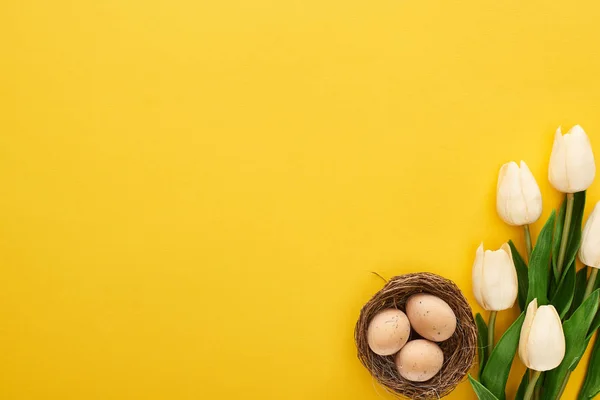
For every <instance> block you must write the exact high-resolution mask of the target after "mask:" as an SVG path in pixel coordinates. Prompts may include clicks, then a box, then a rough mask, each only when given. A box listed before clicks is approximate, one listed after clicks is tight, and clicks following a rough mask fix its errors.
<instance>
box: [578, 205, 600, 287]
mask: <svg viewBox="0 0 600 400" xmlns="http://www.w3.org/2000/svg"><path fill="white" fill-rule="evenodd" d="M599 214H600V201H599V202H598V203H596V206H595V207H594V210H593V211H592V213H591V214H590V216H589V218H588V220H587V222H586V223H585V227H584V228H583V235H582V237H581V248H580V249H579V260H581V262H582V263H583V264H584V265H587V266H589V267H592V271H591V273H590V277H589V279H588V283H587V287H586V289H585V294H584V298H586V297H587V296H588V295H589V294H590V293H591V292H592V290H593V289H594V284H595V282H596V276H597V275H598V268H600V216H599Z"/></svg>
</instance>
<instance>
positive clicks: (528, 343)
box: [519, 299, 565, 371]
mask: <svg viewBox="0 0 600 400" xmlns="http://www.w3.org/2000/svg"><path fill="white" fill-rule="evenodd" d="M564 356H565V334H564V333H563V328H562V323H561V322H560V316H559V315H558V312H556V309H555V308H554V306H551V305H548V306H540V307H538V304H537V299H533V300H532V301H531V303H529V305H528V306H527V311H526V313H525V321H524V322H523V326H522V327H521V338H520V339H519V358H521V361H522V362H523V364H524V365H525V366H526V367H527V368H529V369H532V370H534V371H548V370H551V369H554V368H556V367H558V366H559V365H560V363H561V362H562V360H563V357H564Z"/></svg>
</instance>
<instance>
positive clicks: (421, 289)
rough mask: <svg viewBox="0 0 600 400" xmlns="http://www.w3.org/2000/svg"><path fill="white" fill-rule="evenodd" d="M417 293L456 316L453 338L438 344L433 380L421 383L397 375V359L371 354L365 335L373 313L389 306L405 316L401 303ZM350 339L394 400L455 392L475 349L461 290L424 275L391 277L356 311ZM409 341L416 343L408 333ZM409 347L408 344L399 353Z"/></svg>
mask: <svg viewBox="0 0 600 400" xmlns="http://www.w3.org/2000/svg"><path fill="white" fill-rule="evenodd" d="M418 293H428V294H431V295H434V296H437V297H439V298H440V299H442V300H443V301H445V302H446V303H447V304H448V306H449V307H450V309H451V310H452V312H453V313H454V315H456V330H455V331H454V333H453V334H452V336H450V337H449V338H448V339H447V340H445V341H441V342H439V343H437V345H439V348H440V349H441V351H442V354H443V365H442V367H441V369H440V370H439V372H438V373H436V374H435V375H434V376H433V377H431V378H430V379H427V380H424V381H422V382H415V381H410V380H408V379H406V378H404V377H402V376H401V374H400V373H399V372H398V367H397V365H396V362H397V361H398V359H397V355H396V354H392V355H386V356H382V355H378V354H375V353H374V352H373V351H372V350H371V349H370V348H369V341H368V337H367V336H368V334H367V333H368V327H369V324H370V323H371V321H372V320H373V318H374V317H375V315H377V314H378V313H380V312H381V311H383V310H386V309H390V308H394V309H398V310H401V311H403V312H406V302H407V301H408V299H409V298H410V297H411V296H412V295H414V294H418ZM354 338H355V341H356V347H357V349H358V358H359V360H360V361H361V362H362V364H363V365H364V366H365V367H366V368H367V369H368V370H369V372H370V373H371V375H373V377H374V378H375V379H376V380H377V381H378V382H379V383H380V384H381V385H383V386H384V387H385V388H387V389H388V390H389V391H390V392H392V393H394V394H396V395H397V396H399V397H407V398H409V399H418V400H424V399H437V398H440V397H443V396H445V395H447V394H448V393H450V392H451V391H452V390H454V388H455V387H456V385H458V384H459V383H460V382H461V381H462V380H463V379H464V378H465V376H466V375H467V373H468V372H469V369H470V368H471V366H472V365H473V362H474V360H475V355H476V350H477V328H476V325H475V321H474V319H473V311H472V310H471V307H470V306H469V303H468V302H467V300H466V299H465V297H464V296H463V294H462V292H461V291H460V289H459V288H458V286H456V284H455V283H454V282H452V281H450V280H448V279H446V278H443V277H441V276H439V275H435V274H431V273H427V272H422V273H413V274H406V275H401V276H396V277H394V278H392V279H391V280H390V281H389V282H388V283H387V284H386V285H385V286H384V287H383V289H381V290H380V291H379V292H377V293H376V294H375V295H374V296H373V298H371V300H369V302H368V303H367V304H365V305H364V307H363V308H362V310H361V311H360V317H359V318H358V322H357V323H356V329H355V332H354ZM414 339H417V340H418V339H421V336H419V334H418V333H416V332H415V331H413V332H412V333H411V340H414ZM410 343H411V342H408V343H407V344H406V345H405V346H404V347H403V349H406V348H407V346H408V345H409V344H410ZM409 349H410V348H409ZM399 354H400V353H398V356H399Z"/></svg>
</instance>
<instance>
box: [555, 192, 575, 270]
mask: <svg viewBox="0 0 600 400" xmlns="http://www.w3.org/2000/svg"><path fill="white" fill-rule="evenodd" d="M574 200H575V196H574V195H573V193H567V211H566V213H565V224H564V226H563V231H562V238H561V240H560V249H559V250H558V262H557V263H556V270H557V271H558V280H560V277H561V276H562V268H563V263H564V262H565V252H566V250H567V243H568V242H569V230H570V228H571V218H572V216H573V204H574Z"/></svg>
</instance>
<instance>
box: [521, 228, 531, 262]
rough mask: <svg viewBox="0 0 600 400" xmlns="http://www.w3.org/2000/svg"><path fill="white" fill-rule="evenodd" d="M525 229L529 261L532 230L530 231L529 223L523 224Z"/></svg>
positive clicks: (528, 258)
mask: <svg viewBox="0 0 600 400" xmlns="http://www.w3.org/2000/svg"><path fill="white" fill-rule="evenodd" d="M523 228H524V229H525V246H526V247H527V261H529V260H530V259H531V232H529V225H528V224H527V225H523Z"/></svg>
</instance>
